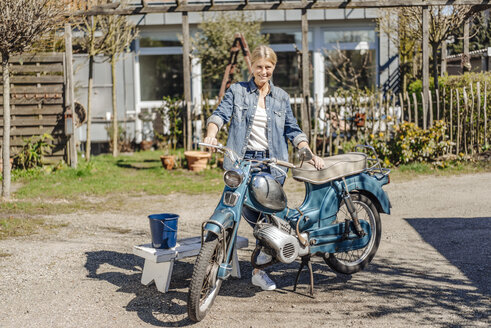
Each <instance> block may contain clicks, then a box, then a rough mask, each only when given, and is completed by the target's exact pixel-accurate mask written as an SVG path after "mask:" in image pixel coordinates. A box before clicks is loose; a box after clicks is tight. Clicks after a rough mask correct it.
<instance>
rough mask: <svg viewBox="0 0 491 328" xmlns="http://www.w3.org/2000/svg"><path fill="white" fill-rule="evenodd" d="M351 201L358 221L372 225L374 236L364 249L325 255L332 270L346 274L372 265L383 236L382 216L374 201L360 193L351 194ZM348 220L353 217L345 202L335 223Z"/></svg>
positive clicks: (325, 259)
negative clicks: (371, 262)
mask: <svg viewBox="0 0 491 328" xmlns="http://www.w3.org/2000/svg"><path fill="white" fill-rule="evenodd" d="M351 200H352V202H353V205H354V206H355V209H356V212H357V213H358V219H360V221H361V220H364V221H366V222H367V223H368V224H369V225H370V229H371V231H372V235H371V237H370V241H369V242H368V244H367V246H365V247H363V248H360V249H356V250H353V251H347V252H342V253H334V254H329V253H325V254H324V261H325V262H326V263H327V265H329V267H331V269H333V270H334V271H337V272H340V273H345V274H352V273H355V272H358V271H360V270H363V269H364V268H365V267H366V266H367V264H368V263H370V261H371V260H372V259H373V257H374V256H375V253H376V252H377V249H378V245H379V244H380V236H381V234H382V225H381V222H380V215H379V213H378V211H377V209H376V208H375V206H374V205H373V203H372V201H371V200H370V199H368V197H365V196H363V195H361V194H358V193H353V194H351ZM346 219H348V220H351V216H350V214H349V212H348V209H347V208H346V204H344V202H343V203H342V206H341V207H340V208H339V211H338V213H337V215H336V220H335V221H334V222H333V223H334V224H336V223H342V222H345V220H346Z"/></svg>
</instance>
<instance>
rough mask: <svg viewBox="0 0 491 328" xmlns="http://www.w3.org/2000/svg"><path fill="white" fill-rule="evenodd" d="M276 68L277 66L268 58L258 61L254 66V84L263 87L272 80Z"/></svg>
mask: <svg viewBox="0 0 491 328" xmlns="http://www.w3.org/2000/svg"><path fill="white" fill-rule="evenodd" d="M274 68H275V65H274V64H273V63H272V62H271V61H270V60H269V59H266V58H261V59H258V60H256V61H255V62H254V63H253V64H252V73H253V75H254V82H255V83H256V85H257V86H258V87H262V86H263V85H264V84H265V83H267V82H269V80H271V77H272V76H273V71H274Z"/></svg>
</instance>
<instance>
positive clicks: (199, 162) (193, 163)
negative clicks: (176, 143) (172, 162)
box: [184, 150, 211, 172]
mask: <svg viewBox="0 0 491 328" xmlns="http://www.w3.org/2000/svg"><path fill="white" fill-rule="evenodd" d="M184 156H186V160H187V161H188V169H190V170H191V171H195V172H201V171H203V170H204V169H206V164H207V163H208V159H210V158H211V154H210V153H208V152H206V151H197V150H190V151H186V152H184Z"/></svg>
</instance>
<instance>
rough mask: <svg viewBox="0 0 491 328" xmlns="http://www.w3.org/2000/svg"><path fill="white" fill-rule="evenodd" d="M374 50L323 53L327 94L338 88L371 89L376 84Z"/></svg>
mask: <svg viewBox="0 0 491 328" xmlns="http://www.w3.org/2000/svg"><path fill="white" fill-rule="evenodd" d="M375 63H376V56H375V50H374V49H371V50H330V51H326V53H325V68H326V69H325V81H326V84H325V86H326V88H327V90H328V94H330V95H332V94H333V93H334V92H335V91H336V90H338V89H339V88H343V89H347V88H351V87H357V88H359V89H365V88H367V89H370V90H371V89H373V88H374V87H375V84H376V68H375Z"/></svg>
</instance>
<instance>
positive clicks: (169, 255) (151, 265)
mask: <svg viewBox="0 0 491 328" xmlns="http://www.w3.org/2000/svg"><path fill="white" fill-rule="evenodd" d="M248 244H249V241H248V239H247V238H245V237H241V236H237V242H236V243H235V249H234V253H233V258H232V276H233V277H237V278H240V268H239V259H238V257H237V249H238V248H244V247H247V246H248ZM200 248H201V237H191V238H186V239H181V240H178V241H177V243H176V246H175V247H173V248H169V249H158V248H153V247H152V244H145V245H139V246H133V254H135V255H137V256H140V257H143V258H144V259H145V264H144V266H143V273H142V280H141V283H142V284H144V285H145V286H149V285H150V284H151V283H152V282H153V281H155V286H156V287H157V290H159V291H160V292H162V293H165V292H167V291H168V290H169V284H170V279H171V277H172V268H173V266H174V261H175V260H179V259H183V258H185V257H189V256H196V255H198V253H199V250H200Z"/></svg>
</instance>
